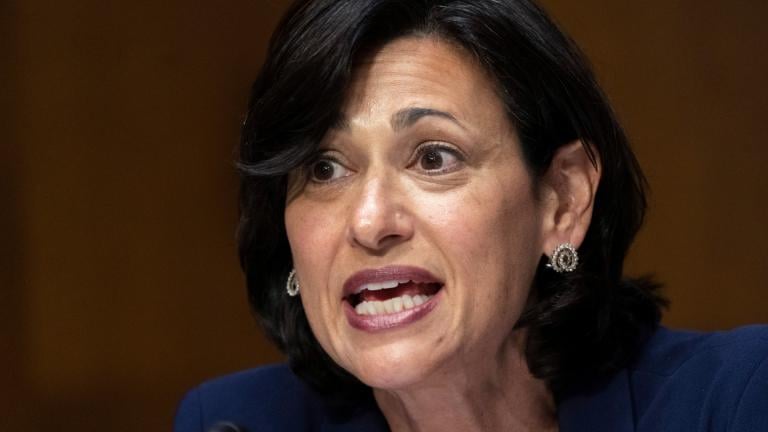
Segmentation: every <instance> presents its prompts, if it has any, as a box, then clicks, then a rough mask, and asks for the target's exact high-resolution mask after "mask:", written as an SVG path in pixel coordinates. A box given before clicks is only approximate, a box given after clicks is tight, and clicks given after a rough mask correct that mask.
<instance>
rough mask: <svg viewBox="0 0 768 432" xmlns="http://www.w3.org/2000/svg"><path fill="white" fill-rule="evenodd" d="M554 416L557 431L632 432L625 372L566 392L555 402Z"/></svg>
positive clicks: (628, 389) (627, 375) (631, 416)
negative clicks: (556, 403)
mask: <svg viewBox="0 0 768 432" xmlns="http://www.w3.org/2000/svg"><path fill="white" fill-rule="evenodd" d="M557 416H558V423H559V425H560V432H582V431H584V432H587V431H590V432H591V431H598V430H605V431H612V432H633V431H634V430H635V426H634V410H633V408H632V395H631V392H630V383H629V374H628V373H627V371H626V370H621V371H619V372H618V373H616V374H615V375H613V376H612V377H611V378H610V379H608V380H606V381H604V382H602V383H600V384H592V385H589V386H582V387H580V388H577V389H575V390H574V391H571V392H568V393H567V394H566V395H565V397H563V398H562V399H561V401H560V403H559V404H558V408H557Z"/></svg>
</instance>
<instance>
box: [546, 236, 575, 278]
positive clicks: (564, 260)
mask: <svg viewBox="0 0 768 432" xmlns="http://www.w3.org/2000/svg"><path fill="white" fill-rule="evenodd" d="M578 264H579V254H578V253H577V252H576V248H574V247H573V245H572V244H570V243H561V244H560V245H558V246H557V247H556V248H555V251H554V252H552V257H551V258H550V259H549V264H547V267H549V268H551V269H552V270H554V271H556V272H558V273H570V272H572V271H574V270H575V269H576V266H577V265H578Z"/></svg>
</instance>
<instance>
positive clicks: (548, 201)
mask: <svg viewBox="0 0 768 432" xmlns="http://www.w3.org/2000/svg"><path fill="white" fill-rule="evenodd" d="M590 150H593V151H592V154H593V155H595V158H597V153H596V152H595V151H594V149H593V148H592V149H590ZM600 174H601V166H600V161H599V160H597V159H595V162H594V163H593V162H592V159H590V157H589V154H587V149H586V147H585V144H584V143H583V142H582V141H581V140H577V141H573V142H571V143H568V144H566V145H564V146H562V147H560V148H559V149H557V151H556V152H555V155H554V157H553V158H552V162H551V163H550V165H549V168H548V169H547V172H546V173H545V174H544V178H543V182H542V198H543V201H544V207H543V208H544V215H543V216H544V226H543V229H544V233H543V234H544V235H543V247H544V251H543V252H544V253H545V254H546V255H549V254H551V253H552V251H553V250H555V248H556V247H557V246H558V245H559V244H562V243H571V244H573V245H574V246H575V247H576V248H578V247H579V246H580V245H581V243H582V242H583V241H584V237H585V236H586V234H587V230H588V229H589V224H590V222H591V221H592V208H593V205H594V201H595V194H596V193H597V187H598V184H599V183H600Z"/></svg>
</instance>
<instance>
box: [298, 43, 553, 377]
mask: <svg viewBox="0 0 768 432" xmlns="http://www.w3.org/2000/svg"><path fill="white" fill-rule="evenodd" d="M321 148H322V154H321V155H320V156H319V158H318V160H317V162H315V163H314V164H313V165H311V166H310V167H309V168H308V178H309V180H308V181H307V182H306V183H301V182H300V181H296V179H294V187H293V188H292V191H291V193H290V194H289V195H290V196H289V199H288V203H287V207H286V212H285V224H286V228H287V232H288V239H289V241H290V245H291V250H292V254H293V260H294V265H295V268H296V270H297V276H298V279H299V281H300V284H301V301H302V302H303V305H304V309H305V311H306V313H307V317H308V319H309V323H310V325H311V327H312V331H313V332H314V334H315V336H316V337H317V339H318V341H319V342H320V344H321V345H322V346H323V348H324V349H325V350H326V351H327V352H328V354H329V355H330V356H331V357H332V358H333V359H334V360H335V361H336V362H337V363H338V364H339V365H341V366H342V367H343V368H345V369H346V370H348V371H349V372H351V373H352V374H353V375H355V376H357V377H358V378H359V379H360V380H362V381H363V382H365V383H366V384H368V385H370V386H372V387H375V388H382V389H403V388H407V387H409V386H411V385H414V384H418V383H423V382H426V381H425V380H429V379H430V378H435V377H439V376H443V377H444V376H445V374H450V373H454V372H456V371H460V370H463V371H464V372H463V373H466V371H467V370H468V369H470V370H471V369H472V368H483V367H484V365H485V364H487V362H491V361H493V359H495V358H498V357H499V354H500V353H501V350H504V349H507V348H508V346H509V345H510V344H508V343H507V342H508V341H510V340H512V339H513V338H512V337H511V335H512V333H513V332H512V329H513V326H514V325H515V322H516V321H517V320H518V318H519V316H520V313H521V311H522V309H523V306H524V304H525V302H526V299H527V297H528V292H529V288H530V286H531V282H532V279H533V275H534V271H535V268H536V266H537V263H538V261H539V258H540V257H541V255H542V253H543V251H544V250H543V246H544V241H543V237H544V235H543V232H544V231H543V223H542V209H541V208H540V206H539V204H538V201H537V199H536V197H535V195H534V188H533V183H532V177H531V174H530V173H529V172H528V170H527V169H526V166H525V163H524V161H523V157H522V154H521V148H520V143H519V140H518V137H517V135H516V133H515V130H514V128H513V126H512V125H511V124H510V122H509V121H508V120H507V117H506V114H505V111H504V108H503V106H502V103H501V101H500V99H499V98H498V96H497V95H496V89H495V87H494V85H493V84H492V82H491V81H490V79H489V78H488V77H487V76H486V75H485V74H484V72H483V71H482V69H481V68H480V67H479V66H478V65H477V64H476V63H475V62H474V61H473V60H472V58H471V57H470V56H469V55H467V54H466V53H464V52H463V51H461V50H459V49H457V48H455V47H454V46H452V45H450V44H447V43H445V42H440V41H438V40H436V39H434V38H416V37H414V38H403V39H398V40H395V41H393V42H391V43H389V44H387V45H385V46H384V47H383V48H382V49H380V50H378V51H376V52H374V53H373V54H372V55H371V56H369V57H368V58H367V59H366V60H365V61H364V62H363V63H362V64H360V65H359V67H357V69H356V73H355V75H354V79H353V82H352V85H351V87H350V90H349V93H348V95H347V98H346V103H345V105H344V108H343V119H342V121H340V122H339V124H338V126H337V127H335V128H334V129H332V130H331V131H329V132H328V134H327V136H326V137H325V138H324V140H323V142H322V145H321ZM296 183H298V185H297V184H296Z"/></svg>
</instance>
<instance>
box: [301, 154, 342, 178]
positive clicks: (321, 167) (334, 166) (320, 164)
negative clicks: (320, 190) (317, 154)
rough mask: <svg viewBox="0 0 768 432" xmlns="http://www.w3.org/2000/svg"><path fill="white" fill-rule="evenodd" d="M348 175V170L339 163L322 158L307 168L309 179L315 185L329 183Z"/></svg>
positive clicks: (329, 158)
mask: <svg viewBox="0 0 768 432" xmlns="http://www.w3.org/2000/svg"><path fill="white" fill-rule="evenodd" d="M348 175H349V170H348V169H346V168H345V167H344V165H342V164H341V163H339V161H337V160H336V159H333V158H331V157H328V156H323V157H321V158H320V159H318V160H316V161H315V162H313V163H312V164H311V165H310V166H309V178H310V180H311V181H313V182H315V183H330V182H332V181H334V180H338V179H340V178H342V177H346V176H348Z"/></svg>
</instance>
